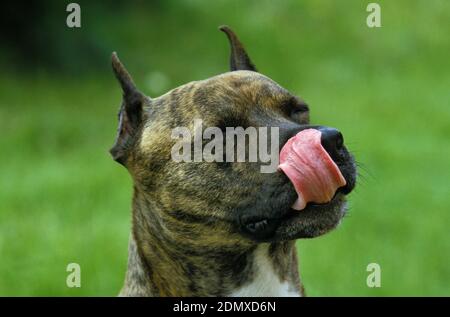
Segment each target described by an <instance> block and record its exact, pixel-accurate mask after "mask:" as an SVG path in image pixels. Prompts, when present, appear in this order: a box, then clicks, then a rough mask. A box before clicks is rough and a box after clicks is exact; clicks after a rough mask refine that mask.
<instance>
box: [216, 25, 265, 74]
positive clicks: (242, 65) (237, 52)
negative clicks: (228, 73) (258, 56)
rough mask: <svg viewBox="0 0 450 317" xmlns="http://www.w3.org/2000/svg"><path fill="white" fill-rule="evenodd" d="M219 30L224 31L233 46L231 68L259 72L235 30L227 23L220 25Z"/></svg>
mask: <svg viewBox="0 0 450 317" xmlns="http://www.w3.org/2000/svg"><path fill="white" fill-rule="evenodd" d="M219 30H221V31H222V32H224V33H225V34H226V35H227V37H228V41H229V42H230V46H231V56H230V69H231V70H232V71H233V70H251V71H254V72H257V71H258V70H257V69H256V67H255V65H253V63H252V61H251V60H250V57H248V55H247V52H246V51H245V49H244V46H243V45H242V43H241V42H240V41H239V39H238V37H237V36H236V34H234V32H233V31H232V30H231V29H230V28H229V27H228V26H226V25H222V26H221V27H219Z"/></svg>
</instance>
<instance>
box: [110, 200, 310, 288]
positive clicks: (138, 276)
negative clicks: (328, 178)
mask: <svg viewBox="0 0 450 317" xmlns="http://www.w3.org/2000/svg"><path fill="white" fill-rule="evenodd" d="M158 213H159V211H157V210H155V209H154V206H152V204H151V203H149V202H148V200H147V199H144V198H143V197H141V196H140V195H139V194H137V193H135V196H134V203H133V233H132V235H131V238H130V245H129V259H128V269H127V274H126V279H125V284H124V286H123V288H122V291H121V292H120V294H119V295H120V296H301V295H302V294H303V290H302V286H301V284H300V279H299V274H298V263H297V254H296V249H295V242H294V241H285V242H279V243H270V244H269V243H262V244H257V245H253V246H251V245H242V246H235V247H232V248H230V247H225V249H223V250H221V249H217V248H214V249H211V250H198V253H197V254H192V252H191V251H192V250H189V249H185V246H179V247H177V245H174V244H171V243H168V240H166V238H164V232H159V231H157V230H156V229H157V228H158V226H159V225H158V224H156V223H153V222H154V221H157V219H154V217H155V216H156V215H157V214H158ZM141 217H145V219H144V218H141ZM144 222H145V224H144V225H145V227H146V228H147V229H149V230H146V232H147V233H153V237H152V236H151V235H147V236H146V237H143V236H142V235H140V233H139V232H138V231H137V230H136V226H142V224H143V223H144ZM150 228H152V229H151V230H150ZM141 229H142V228H141ZM141 233H142V231H141Z"/></svg>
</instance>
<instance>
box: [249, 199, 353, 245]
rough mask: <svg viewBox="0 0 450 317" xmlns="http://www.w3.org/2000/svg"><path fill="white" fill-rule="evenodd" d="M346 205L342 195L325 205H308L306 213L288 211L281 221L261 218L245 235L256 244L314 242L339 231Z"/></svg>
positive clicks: (250, 225)
mask: <svg viewBox="0 0 450 317" xmlns="http://www.w3.org/2000/svg"><path fill="white" fill-rule="evenodd" d="M346 210H347V203H346V198H345V195H344V194H343V192H342V191H338V192H337V193H336V195H335V196H334V198H333V199H332V200H331V201H330V202H328V203H326V204H312V203H309V204H307V205H306V208H305V209H303V210H300V211H299V210H294V209H292V208H289V207H288V208H287V210H284V211H283V212H282V216H281V217H276V218H272V219H269V218H264V217H262V218H260V219H258V220H257V221H255V220H253V221H252V222H249V223H248V224H246V226H245V229H246V230H244V232H245V234H246V235H247V236H248V237H249V238H251V239H252V240H254V241H256V242H281V241H288V240H295V239H302V238H314V237H318V236H320V235H323V234H325V233H327V232H329V231H331V230H333V229H334V228H336V227H337V226H338V225H339V223H340V222H341V220H342V218H343V217H344V216H345V213H346Z"/></svg>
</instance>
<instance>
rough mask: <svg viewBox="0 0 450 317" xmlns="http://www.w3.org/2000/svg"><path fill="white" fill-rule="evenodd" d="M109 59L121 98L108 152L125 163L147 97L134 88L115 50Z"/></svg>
mask: <svg viewBox="0 0 450 317" xmlns="http://www.w3.org/2000/svg"><path fill="white" fill-rule="evenodd" d="M111 59H112V68H113V71H114V74H115V75H116V78H117V80H118V81H119V83H120V86H121V87H122V93H123V100H122V105H121V106H120V111H119V127H118V128H117V136H116V140H115V143H114V145H113V147H112V148H111V150H110V151H109V152H110V153H111V155H112V157H113V159H114V160H115V161H117V162H119V163H120V164H122V165H125V162H126V159H127V156H128V150H129V147H130V143H131V142H132V140H133V139H134V136H135V134H136V131H137V130H138V128H139V126H140V124H141V123H142V120H143V106H144V104H145V102H146V99H147V98H148V97H146V96H145V95H144V94H142V93H141V92H140V91H139V90H138V89H137V88H136V86H135V84H134V82H133V79H132V78H131V76H130V74H129V73H128V71H127V70H126V69H125V67H124V66H123V64H122V63H121V62H120V60H119V58H118V57H117V54H116V53H115V52H114V53H113V54H112V58H111Z"/></svg>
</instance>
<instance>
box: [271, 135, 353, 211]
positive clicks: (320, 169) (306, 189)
mask: <svg viewBox="0 0 450 317" xmlns="http://www.w3.org/2000/svg"><path fill="white" fill-rule="evenodd" d="M320 136H321V132H320V131H319V130H316V129H306V130H303V131H300V132H299V133H297V135H295V136H293V137H292V138H290V139H289V140H288V141H287V142H286V144H285V145H284V146H283V148H282V149H281V152H280V165H279V166H278V168H279V169H281V170H282V171H283V172H284V173H285V174H286V176H287V177H288V178H289V179H290V180H291V182H292V184H293V185H294V187H295V190H296V192H297V194H298V198H297V200H296V201H295V203H294V205H293V206H292V208H293V209H296V210H302V209H303V208H305V207H306V204H307V203H308V202H314V203H319V204H321V203H327V202H329V201H330V200H331V199H332V198H333V196H334V194H335V193H336V190H337V189H338V188H339V187H342V186H345V184H346V181H345V178H344V176H342V174H341V171H340V170H339V167H338V166H337V165H336V163H334V162H333V160H332V159H331V157H330V155H329V154H328V153H327V151H325V149H324V148H323V147H322V144H321V142H320Z"/></svg>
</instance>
